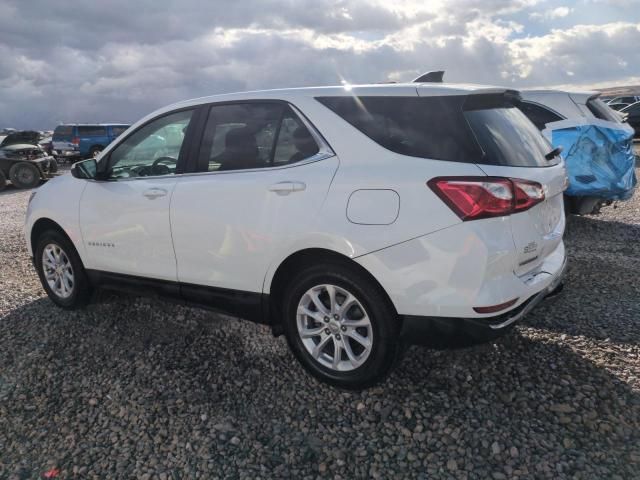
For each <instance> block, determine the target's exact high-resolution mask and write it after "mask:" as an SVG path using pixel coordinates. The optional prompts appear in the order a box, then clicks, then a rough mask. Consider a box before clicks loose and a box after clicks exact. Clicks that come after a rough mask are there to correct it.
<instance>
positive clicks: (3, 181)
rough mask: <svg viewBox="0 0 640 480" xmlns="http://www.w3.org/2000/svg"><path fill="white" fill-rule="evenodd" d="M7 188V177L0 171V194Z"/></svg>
mask: <svg viewBox="0 0 640 480" xmlns="http://www.w3.org/2000/svg"><path fill="white" fill-rule="evenodd" d="M5 188H7V177H6V176H5V174H4V172H3V171H2V170H0V192H1V191H3V190H4V189H5Z"/></svg>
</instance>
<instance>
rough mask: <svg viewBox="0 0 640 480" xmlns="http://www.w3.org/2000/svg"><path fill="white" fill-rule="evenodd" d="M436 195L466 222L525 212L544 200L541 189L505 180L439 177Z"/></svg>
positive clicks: (525, 182)
mask: <svg viewBox="0 0 640 480" xmlns="http://www.w3.org/2000/svg"><path fill="white" fill-rule="evenodd" d="M427 185H428V186H429V187H430V188H431V190H433V192H434V193H435V194H436V195H438V196H439V197H440V199H442V201H443V202H444V203H446V204H447V206H448V207H449V208H451V210H453V211H454V212H455V214H456V215H458V216H459V217H460V218H461V219H462V220H463V221H466V220H477V219H480V218H490V217H502V216H505V215H510V214H512V213H516V212H522V211H524V210H528V209H529V208H531V207H533V206H534V205H536V204H537V203H540V202H541V201H543V200H544V190H543V188H542V185H540V184H539V183H536V182H531V181H529V180H522V179H518V178H502V177H436V178H432V179H431V180H429V181H428V182H427Z"/></svg>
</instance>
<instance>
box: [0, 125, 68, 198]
mask: <svg viewBox="0 0 640 480" xmlns="http://www.w3.org/2000/svg"><path fill="white" fill-rule="evenodd" d="M39 140H40V133H39V132H32V131H25V132H17V131H16V132H14V133H11V134H9V135H7V136H6V137H5V138H4V139H3V140H2V143H0V190H4V189H5V187H6V186H7V180H8V179H10V180H11V183H12V184H13V186H14V187H16V188H33V187H36V186H37V185H38V184H39V183H40V180H44V179H47V178H51V176H52V174H53V173H55V172H56V171H57V170H58V164H57V163H56V160H55V159H54V158H53V157H51V156H49V155H47V153H46V152H44V150H42V148H41V147H40V146H39V145H38V142H39Z"/></svg>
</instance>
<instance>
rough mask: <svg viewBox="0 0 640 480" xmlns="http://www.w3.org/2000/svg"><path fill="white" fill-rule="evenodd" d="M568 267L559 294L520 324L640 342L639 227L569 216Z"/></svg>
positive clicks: (560, 331)
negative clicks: (639, 322)
mask: <svg viewBox="0 0 640 480" xmlns="http://www.w3.org/2000/svg"><path fill="white" fill-rule="evenodd" d="M565 244H566V247H567V254H568V269H567V276H566V280H565V288H564V290H563V292H562V294H561V295H560V296H559V297H558V298H557V299H555V300H554V301H551V302H549V303H542V304H541V305H540V307H539V308H537V309H535V310H534V311H533V312H532V313H531V314H530V315H529V316H527V317H526V318H525V319H524V321H523V324H525V325H531V326H534V327H537V328H545V329H549V330H553V331H556V332H558V333H564V334H567V335H583V336H586V337H591V338H594V339H600V340H603V339H609V340H611V341H613V342H618V343H632V344H638V343H640V328H638V327H639V325H638V319H640V302H638V299H640V282H638V272H639V271H640V225H633V224H626V223H620V222H612V221H606V220H600V219H599V218H598V217H572V218H570V219H569V225H568V229H567V235H566V238H565Z"/></svg>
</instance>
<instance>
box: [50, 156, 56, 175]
mask: <svg viewBox="0 0 640 480" xmlns="http://www.w3.org/2000/svg"><path fill="white" fill-rule="evenodd" d="M57 171H58V162H57V161H56V159H55V158H52V159H51V160H49V173H56V172H57Z"/></svg>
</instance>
